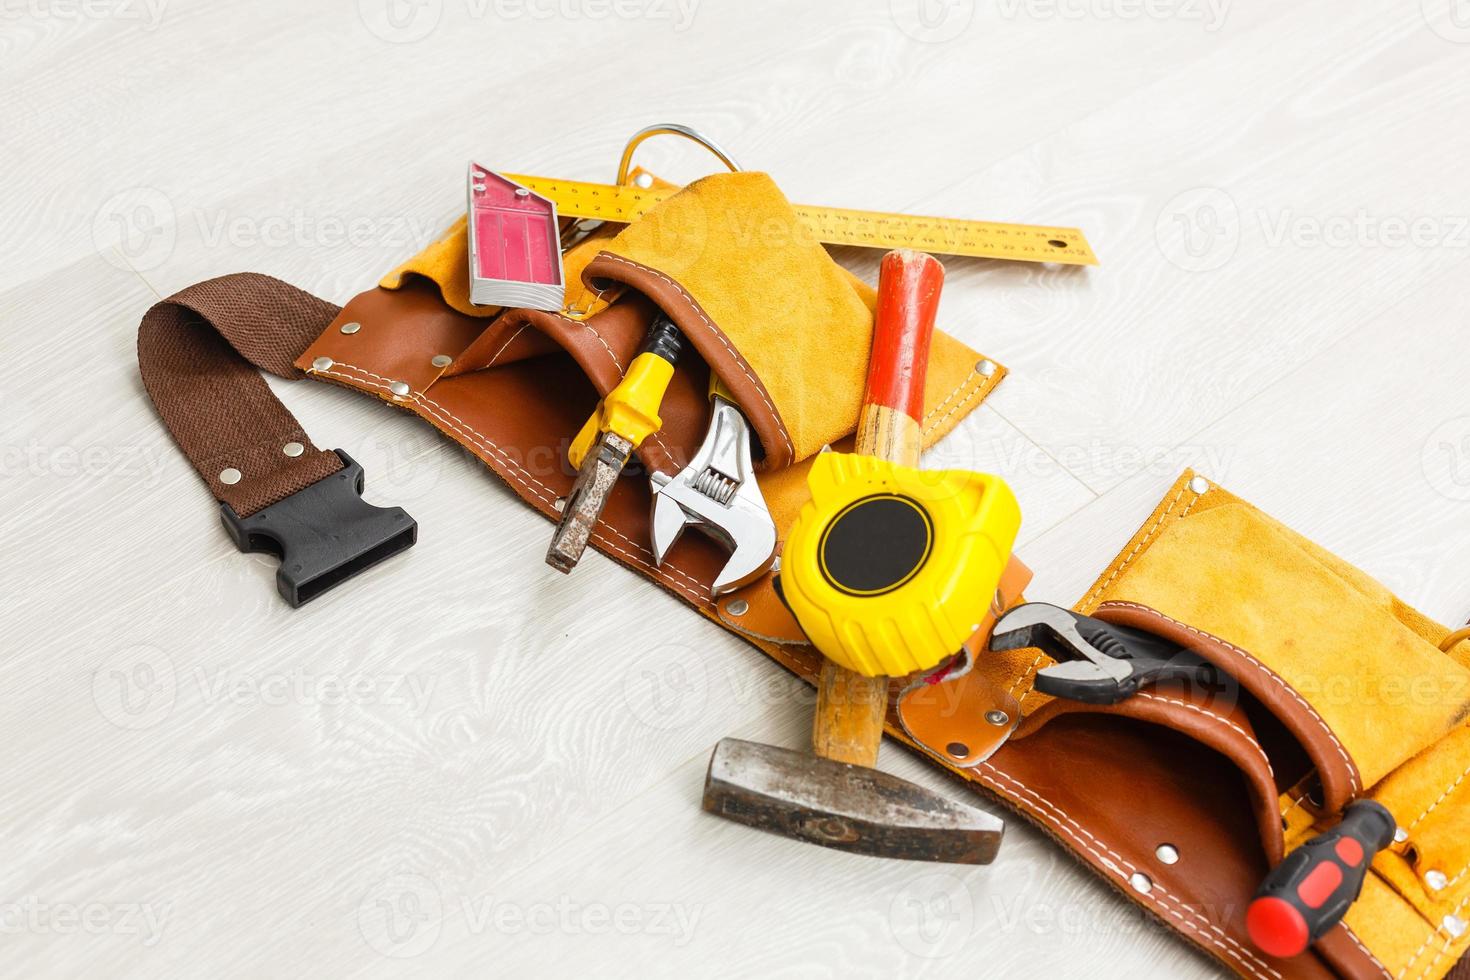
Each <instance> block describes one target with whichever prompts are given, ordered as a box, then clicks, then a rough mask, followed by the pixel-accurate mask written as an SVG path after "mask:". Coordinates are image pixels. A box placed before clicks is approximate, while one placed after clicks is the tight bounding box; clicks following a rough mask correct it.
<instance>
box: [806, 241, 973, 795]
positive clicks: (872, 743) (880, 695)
mask: <svg viewBox="0 0 1470 980" xmlns="http://www.w3.org/2000/svg"><path fill="white" fill-rule="evenodd" d="M943 286H944V266H942V265H940V264H939V260H938V259H936V258H934V257H933V256H932V255H926V254H924V253H923V252H914V251H911V250H909V249H898V250H896V251H892V252H889V253H888V254H887V255H885V256H883V264H882V266H881V267H880V268H879V271H878V309H877V313H876V314H875V315H876V319H875V321H874V324H873V350H872V353H871V354H869V355H868V383H867V389H866V390H865V391H864V393H863V407H862V413H861V414H860V415H859V416H858V430H857V446H856V449H857V452H859V453H861V454H862V455H864V456H876V457H878V458H880V459H886V460H888V461H889V462H891V463H898V464H900V465H903V466H917V465H918V462H919V450H920V449H921V448H922V435H921V428H920V421H921V420H922V419H923V417H924V376H925V375H926V374H927V373H928V369H929V338H930V337H932V336H933V335H934V314H935V313H936V312H937V311H938V309H939V291H940V289H941V288H942V287H943ZM887 717H888V678H886V677H867V676H865V675H863V674H859V673H857V672H856V671H852V670H848V669H847V668H846V667H841V666H838V665H837V664H836V663H834V662H832V661H831V660H825V659H824V660H823V661H822V673H821V676H820V677H819V678H818V680H817V712H816V719H815V721H814V722H813V724H812V747H813V748H814V749H816V752H817V754H818V755H820V756H822V757H824V758H827V759H835V760H836V761H838V762H849V763H852V764H854V765H859V766H869V767H871V766H874V765H876V764H877V762H878V745H879V743H880V742H881V741H882V740H883V721H884V719H885V718H887Z"/></svg>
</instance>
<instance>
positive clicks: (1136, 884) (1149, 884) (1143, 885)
mask: <svg viewBox="0 0 1470 980" xmlns="http://www.w3.org/2000/svg"><path fill="white" fill-rule="evenodd" d="M1128 884H1129V885H1131V886H1133V890H1134V891H1136V892H1138V894H1140V895H1147V894H1148V893H1149V892H1151V891H1153V890H1154V880H1153V879H1152V878H1150V877H1149V876H1148V875H1146V874H1144V873H1143V872H1142V871H1135V872H1133V876H1132V877H1131V878H1129V879H1128Z"/></svg>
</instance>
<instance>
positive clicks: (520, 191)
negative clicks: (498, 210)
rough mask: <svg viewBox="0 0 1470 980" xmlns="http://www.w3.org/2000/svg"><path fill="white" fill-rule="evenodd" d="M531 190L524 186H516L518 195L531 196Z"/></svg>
mask: <svg viewBox="0 0 1470 980" xmlns="http://www.w3.org/2000/svg"><path fill="white" fill-rule="evenodd" d="M530 196H531V192H530V191H529V190H527V189H526V188H524V187H517V188H516V197H530Z"/></svg>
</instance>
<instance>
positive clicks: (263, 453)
mask: <svg viewBox="0 0 1470 980" xmlns="http://www.w3.org/2000/svg"><path fill="white" fill-rule="evenodd" d="M338 310H339V308H338V307H336V306H333V305H332V304H331V303H327V302H325V301H323V300H320V299H317V298H316V297H315V296H312V295H311V294H309V293H305V292H302V291H301V290H299V289H297V288H295V287H294V286H288V285H287V284H286V283H283V282H281V281H280V280H278V279H272V278H271V277H269V276H263V275H258V274H255V273H242V274H239V275H233V276H222V277H220V278H218V279H211V280H209V281H207V282H201V283H199V284H198V285H194V286H190V287H189V288H188V289H185V290H183V291H182V292H179V293H176V294H174V295H173V296H170V297H169V298H168V299H166V300H163V301H162V302H160V303H157V304H156V305H154V306H153V308H152V309H150V310H149V311H148V312H147V313H146V314H145V315H144V316H143V322H142V324H141V325H140V326H139V327H138V369H139V371H140V373H141V374H142V376H143V386H144V387H145V388H147V390H148V395H149V397H150V398H152V399H153V404H154V405H155V406H156V407H157V408H158V414H159V415H160V416H162V417H163V422H164V425H166V426H167V427H168V430H169V432H171V433H172V434H173V437H174V440H175V441H176V442H177V443H178V444H179V448H180V449H182V450H183V451H184V455H185V456H187V457H188V459H189V462H190V463H191V464H193V466H194V469H196V470H197V471H198V472H199V475H200V476H201V477H203V478H204V482H205V483H206V484H208V486H209V490H210V492H211V493H213V494H214V496H215V499H217V500H219V501H220V502H221V504H223V505H224V506H223V507H222V508H221V511H222V514H223V515H224V518H225V523H226V526H227V527H228V528H229V530H230V533H231V536H232V537H234V539H235V543H236V544H237V545H238V546H239V547H240V549H241V550H242V551H268V552H272V553H274V554H277V555H280V556H281V557H282V563H281V571H280V574H279V575H278V577H277V585H278V587H279V589H280V591H281V594H282V595H283V596H284V597H285V598H286V600H287V601H288V602H290V603H291V604H292V605H293V606H294V605H300V604H301V603H302V602H306V601H307V600H309V599H311V598H314V597H315V596H317V595H319V594H321V592H324V591H325V590H326V589H328V588H330V587H331V586H333V585H335V584H337V583H338V582H341V581H343V580H344V579H346V578H349V577H350V576H352V575H354V574H356V573H357V572H359V571H362V570H363V569H364V568H367V567H368V566H369V565H372V564H375V563H376V562H378V561H380V560H382V559H383V558H386V557H388V556H389V555H391V554H394V553H395V552H397V551H401V550H402V549H403V548H406V547H408V546H409V545H411V544H412V543H413V541H414V539H415V537H416V527H415V526H414V523H413V520H412V519H411V518H409V516H408V515H407V514H406V513H404V512H403V511H402V510H401V509H399V508H396V507H395V508H378V507H372V506H370V505H368V504H366V503H364V502H363V501H362V500H361V498H360V497H358V496H357V494H358V493H360V492H361V490H362V470H361V468H359V467H358V466H357V465H356V464H355V463H353V462H352V460H351V458H350V457H347V456H346V455H345V454H342V453H338V452H332V451H330V450H323V449H318V448H316V447H315V446H313V445H312V443H311V440H309V439H308V438H307V436H306V433H305V432H304V431H302V428H301V425H300V423H298V422H297V421H296V419H295V418H294V417H293V416H292V415H291V413H290V412H289V411H287V410H286V407H285V406H284V405H282V404H281V402H280V400H279V399H277V398H276V396H275V395H274V394H272V393H271V390H270V388H269V387H268V386H267V385H266V383H265V379H264V378H262V377H261V376H260V374H259V372H258V371H256V370H255V368H260V369H262V370H265V371H269V372H270V373H271V374H274V375H276V376H278V377H282V378H287V379H290V380H294V379H296V378H301V377H305V375H304V374H303V373H302V372H300V371H298V370H297V369H296V368H295V366H294V365H293V362H294V361H295V360H296V358H297V357H298V356H299V355H300V354H301V352H302V351H304V350H306V348H307V347H308V346H309V345H310V344H311V342H312V341H314V340H315V339H316V338H317V337H318V336H319V335H320V334H321V332H322V331H323V330H325V329H326V328H327V326H328V325H329V324H331V322H332V320H333V318H335V317H336V315H337V313H338ZM252 365H253V367H252ZM334 474H335V475H337V479H335V480H331V481H327V478H328V477H332V476H333V475H334ZM309 488H315V489H314V490H312V492H311V493H306V492H305V491H307V490H308V489H309Z"/></svg>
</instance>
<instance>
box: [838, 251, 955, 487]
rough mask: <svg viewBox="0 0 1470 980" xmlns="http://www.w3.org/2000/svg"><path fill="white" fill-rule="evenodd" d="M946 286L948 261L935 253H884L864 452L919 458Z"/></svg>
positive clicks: (862, 432) (861, 437)
mask: <svg viewBox="0 0 1470 980" xmlns="http://www.w3.org/2000/svg"><path fill="white" fill-rule="evenodd" d="M943 288H944V266H942V265H940V264H939V260H938V259H936V258H935V257H934V256H932V255H928V254H926V253H924V252H916V251H914V250H912V249H907V248H900V249H895V250H894V251H892V252H889V253H888V254H887V255H885V256H883V264H882V265H881V266H879V269H878V308H877V311H876V314H875V318H874V321H873V349H872V353H870V354H869V355H868V383H867V388H866V390H865V391H864V392H863V407H862V413H861V414H860V416H859V422H858V435H857V451H858V452H859V453H862V454H863V455H865V456H878V457H881V458H883V459H887V460H889V461H890V462H894V463H902V464H905V465H909V466H912V465H914V464H916V463H917V462H918V459H919V449H920V422H921V421H922V419H923V418H924V379H925V376H926V375H927V373H928V370H929V341H930V339H931V338H932V337H933V336H934V317H935V314H936V313H938V311H939V293H940V291H941V290H942V289H943Z"/></svg>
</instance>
